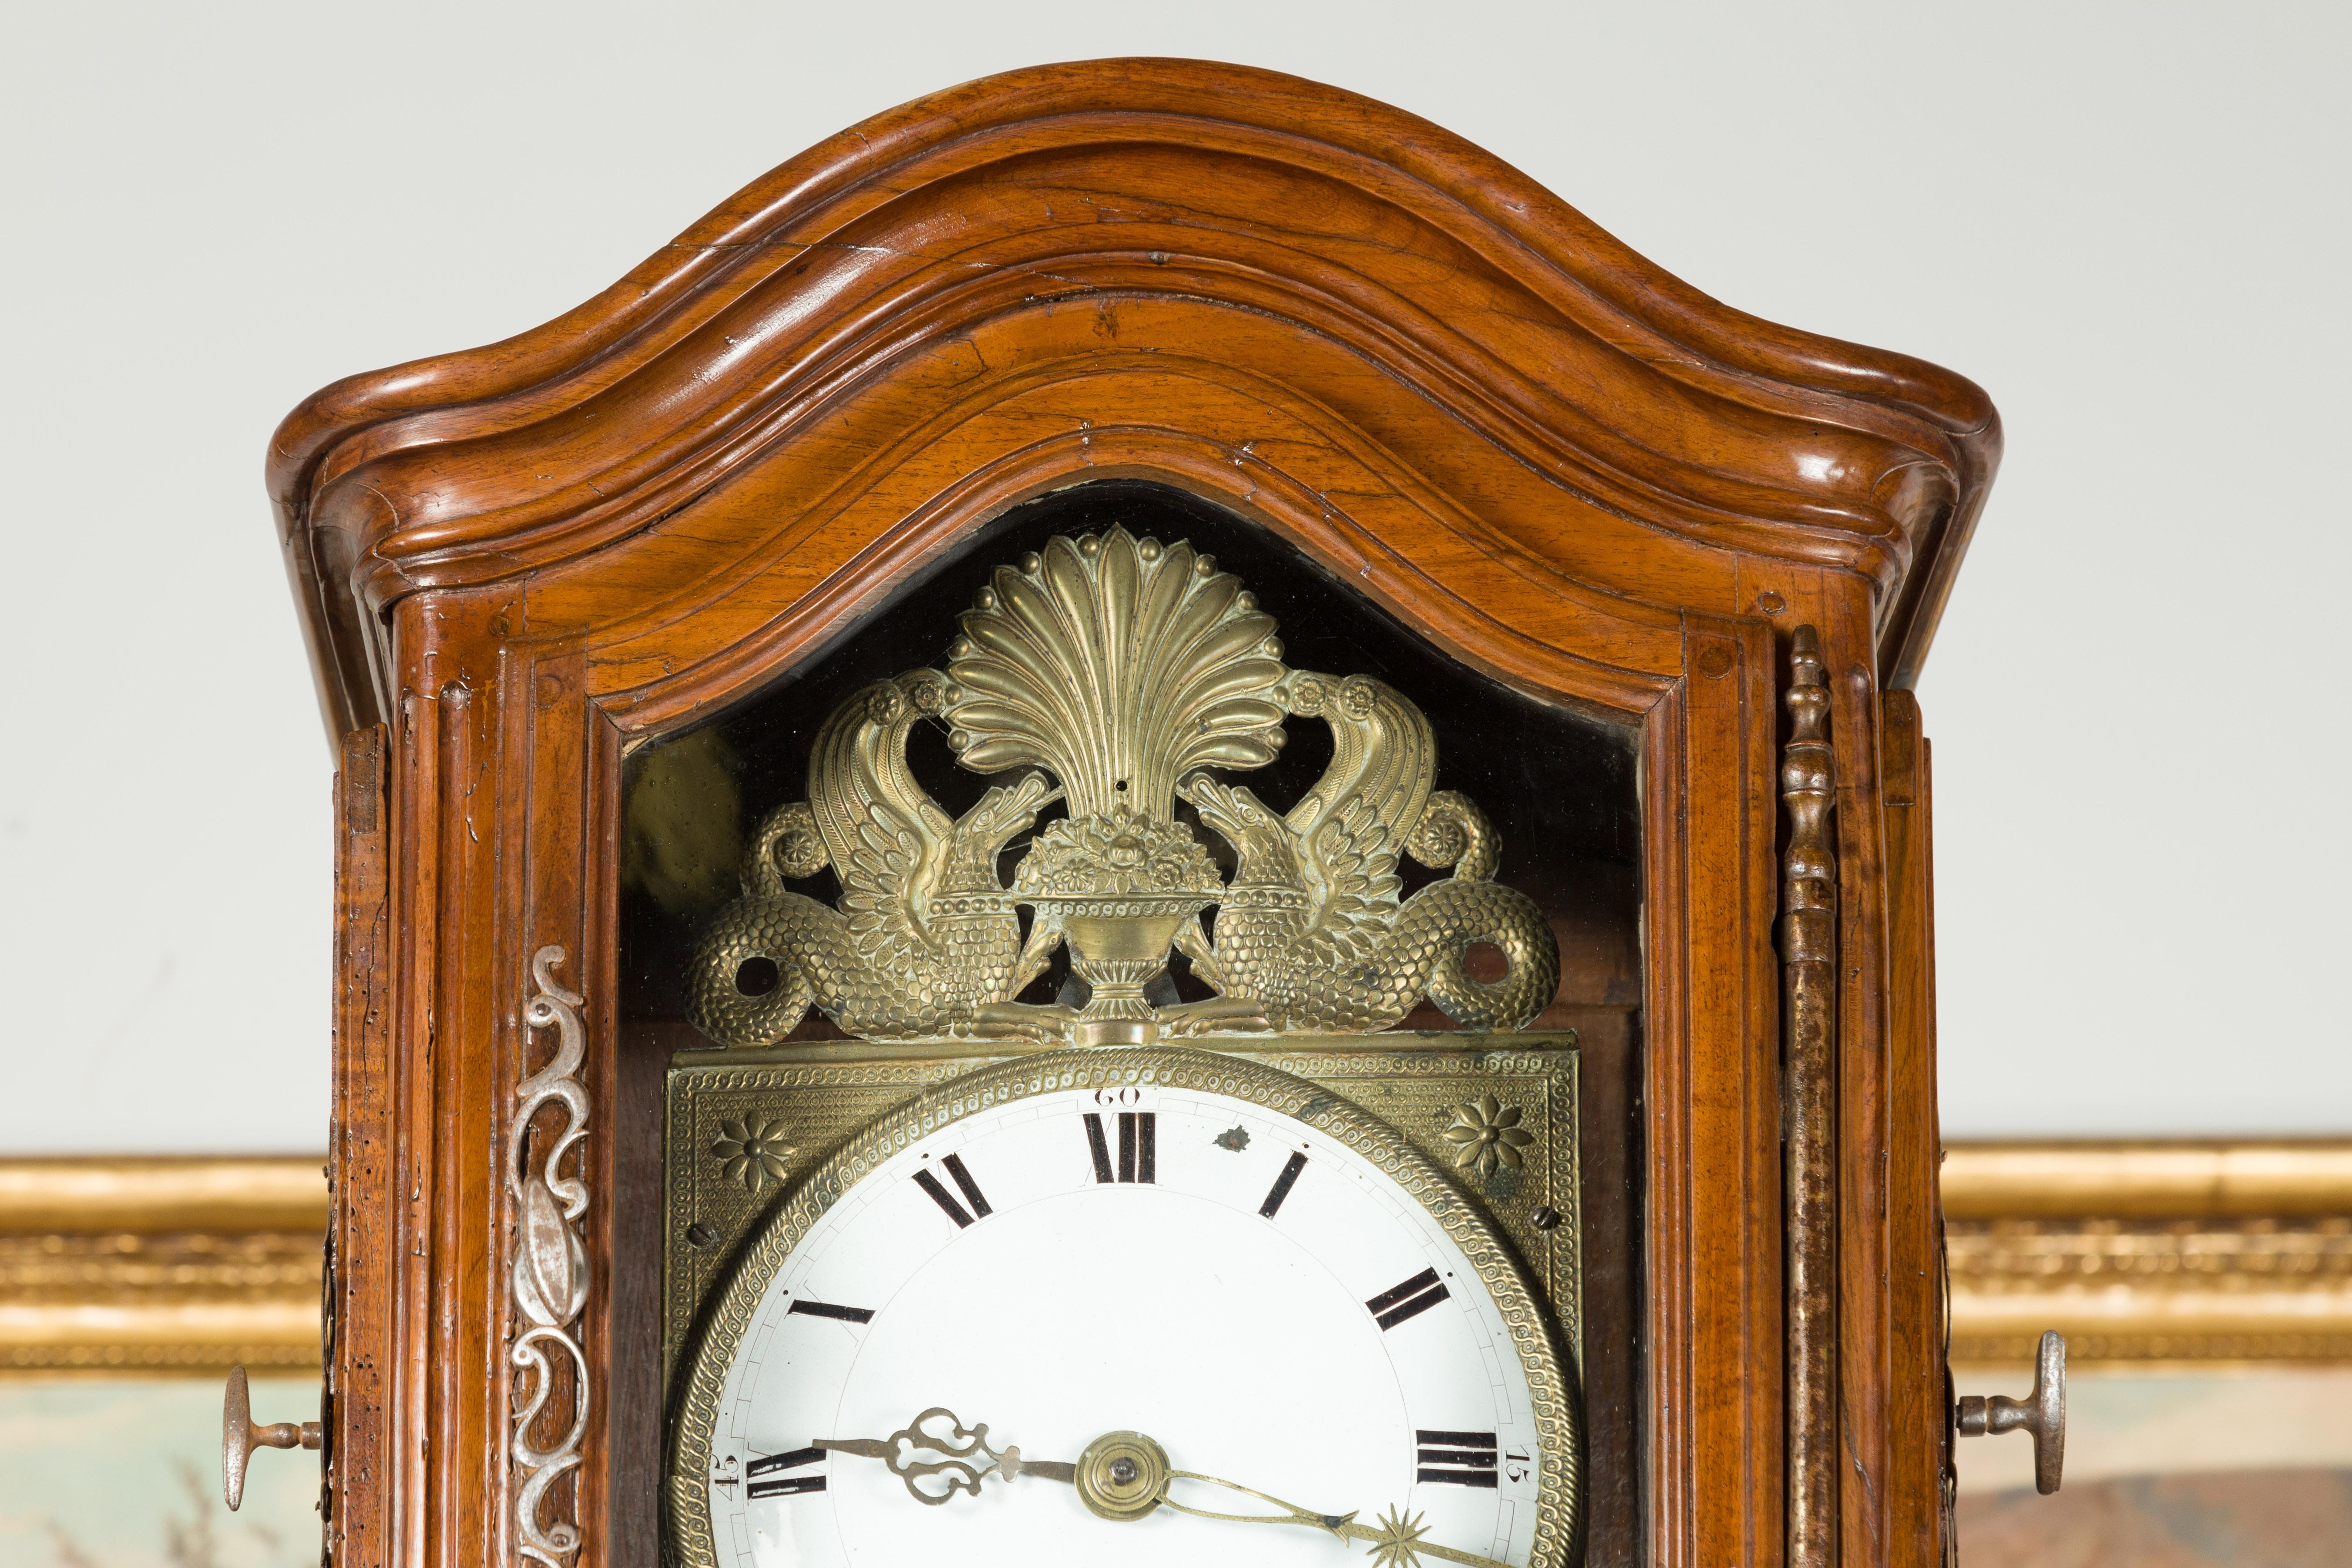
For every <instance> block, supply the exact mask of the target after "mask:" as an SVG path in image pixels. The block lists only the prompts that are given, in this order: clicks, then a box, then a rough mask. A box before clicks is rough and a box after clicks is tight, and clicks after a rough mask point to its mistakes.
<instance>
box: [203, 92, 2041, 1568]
mask: <svg viewBox="0 0 2352 1568" xmlns="http://www.w3.org/2000/svg"><path fill="white" fill-rule="evenodd" d="M1999 431H2000V426H1999V423H1998V420H1997V418H1996V416H1995V415H1994V412H1993V408H1992V405H1991V404H1990V402H1988V401H1987V399H1986V397H1985V395H1983V393H1981V392H1980V391H1979V390H1978V389H1977V388H1976V387H1975V386H1974V385H1972V384H1969V382H1967V381H1965V380H1963V379H1961V378H1960V377H1958V376H1956V375H1953V374H1949V373H1948V372H1946V371H1942V370H1939V369H1937V368H1936V367H1934V366H1932V365H1927V364H1923V363H1919V362H1918V361H1916V360H1911V359H1906V358H1905V357H1903V356H1901V355H1897V354H1892V353H1880V352H1877V351H1874V350H1869V349H1862V348H1856V347H1854V346H1853V345H1850V344H1846V343H1842V342H1832V341H1830V340H1827V339H1823V338H1818V337H1813V336H1810V335H1808V334H1806V333H1803V332H1800V331H1792V330H1790V329H1788V328H1784V327H1778V326H1774V325H1771V324H1769V323H1768V322H1765V321H1758V320H1756V319H1754V318H1752V317H1748V316H1745V315H1742V314H1740V313H1739V312H1738V311H1736V310H1729V309H1727V308H1726V307H1724V306H1722V305H1719V304H1717V303H1716V302H1715V301H1713V300H1709V299H1707V298H1706V297H1705V296H1704V295H1701V294H1699V293H1698V292H1697V291H1696V290H1695V289H1690V288H1688V287H1687V286H1685V285H1684V284H1682V283H1680V282H1677V281H1676V280H1675V279H1672V278H1670V277H1667V276H1666V275H1665V274H1664V273H1663V272H1661V271H1659V270H1658V269H1657V268H1654V267H1653V266H1651V265H1649V264H1648V263H1646V262H1644V261H1643V260H1642V259H1641V258H1639V257H1637V256H1635V255H1633V253H1632V252H1630V251H1628V250H1627V249H1625V248H1624V247H1622V245H1620V244H1618V243H1617V242H1616V241H1615V240H1613V239H1612V238H1610V237H1608V236H1606V235H1604V234H1602V233H1601V232H1600V231H1599V230H1598V229H1596V228H1594V227H1593V226H1591V224H1590V223H1588V222H1587V221H1586V220H1585V219H1584V218H1582V217H1581V216H1579V215H1578V214H1577V213H1576V212H1574V211H1573V210H1572V209H1570V207H1568V206H1567V205H1564V204H1563V203H1561V202H1560V201H1559V199H1557V198H1556V197H1554V196H1552V195H1550V194H1549V193H1548V192H1546V191H1543V190H1541V189H1539V188H1538V187H1537V186H1536V185H1534V184H1531V183H1530V182H1529V181H1528V180H1527V179H1526V178H1525V177H1523V176H1521V175H1520V174H1517V173H1516V172H1514V171H1513V170H1511V169H1510V168H1508V167H1507V166H1506V165H1504V164H1503V163H1500V162H1498V161H1497V160H1496V159H1494V158H1492V157H1490V156H1488V155H1486V153H1481V152H1480V151H1478V150H1477V149H1476V148H1474V147H1471V146H1469V145H1467V144H1465V143H1464V142H1461V141H1459V140H1457V139H1455V138H1454V137H1452V136H1449V135H1448V134H1446V133H1445V132H1443V131H1441V130H1439V129H1437V128H1436V127H1434V126H1432V125H1429V124H1426V123H1424V122H1423V121H1418V120H1415V119H1413V118H1412V117H1411V116H1409V115H1406V114H1403V113H1401V112H1399V111H1397V110H1392V109H1389V108H1386V107H1384V106H1382V105H1380V104H1377V103H1372V102H1370V101H1367V100H1363V99H1360V98H1356V97H1354V96H1352V95H1349V94H1347V93H1344V92H1340V91H1338V90H1335V89H1329V88H1324V87H1319V86H1317V85H1314V84H1312V83H1308V82H1305V81H1300V80H1297V79H1291V78H1286V77H1280V76H1276V75H1272V74H1269V73H1266V72H1262V71H1255V70H1249V69H1244V68H1236V67H1228V66H1217V65H1210V64H1204V63H1200V62H1193V61H1171V60H1115V61H1103V62H1093V63H1086V64H1076V65H1061V66H1053V67H1046V68H1038V69H1034V70H1029V71H1023V72H1016V73H1013V74H1012V75H1008V76H1003V77H996V78H992V79H987V80H984V81H980V82H976V83H973V84H971V85H968V86H964V87H960V88H955V89H950V90H948V91H945V92H942V93H939V94H937V95H935V96H933V97H930V98H927V99H924V100H921V101H919V102H917V103H913V104H910V105H908V106H907V107H905V108H902V109H898V110H893V111H891V112H890V113H887V114H885V115H882V116H880V117H878V118H877V119H874V120H872V121H867V122H866V124H864V125H861V126H859V127H858V128H856V130H854V131H851V132H845V133H844V134H843V135H841V136H839V137H836V138H835V139H834V140H832V141H830V142H825V143H824V145H822V146H819V147H817V148H815V149H814V150H813V151H811V152H809V153H804V154H803V155H802V156H800V157H798V158H796V159H794V160H793V161H792V162H790V163H786V164H784V165H782V167H781V168H779V169H777V170H776V171H775V172H774V173H772V174H769V175H767V176H765V177H764V178H762V179H761V180H759V181H758V182H756V183H755V184H752V185H751V186H750V187H748V188H747V189H745V190H743V191H742V192H740V193H739V194H738V195H735V196H733V197H730V199H729V200H727V201H726V202H725V203H723V204H722V205H719V207H718V208H717V209H716V210H715V211H714V212H713V213H712V214H711V215H710V216H709V217H708V218H706V219H704V220H703V221H702V222H700V223H698V224H697V225H696V226H694V227H693V228H691V229H689V230H688V232H687V233H686V234H685V235H683V236H681V237H679V238H678V239H677V240H676V241H674V242H672V243H670V244H668V245H667V246H664V247H662V248H660V249H659V250H658V251H656V253H655V254H654V256H653V257H652V258H651V259H649V260H647V261H646V263H645V264H644V265H642V266H641V267H639V268H637V269H636V270H635V271H634V272H632V273H631V274H630V275H629V276H628V277H626V278H625V279H622V281H621V282H619V283H618V284H616V285H614V287H613V288H612V289H609V290H607V291H605V292H604V293H603V294H601V295H599V296H597V297H596V298H595V299H593V300H589V301H588V302H587V303H585V304H583V305H582V306H581V307H579V308H578V309H577V310H573V311H572V312H571V313H569V314H568V315H565V316H563V317H562V318H560V319H558V320H557V321H552V322H551V323H549V324H548V325H546V326H544V327H541V328H539V329H537V330H535V331H528V332H525V333H522V334H521V335H520V336H518V337H514V338H510V339H509V340H507V341H506V342H501V343H499V344H496V345H494V346H492V347H488V348H484V349H477V350H473V351H470V352H467V353H455V354H449V355H446V356H443V357H440V358H436V359H429V360H424V361H420V362H417V363H414V364H408V365H404V366H401V367H399V368H397V369H394V370H390V371H384V372H379V373H375V374H367V375H361V376H355V377H352V379H350V380H347V381H343V382H340V383H338V384H335V385H333V386H331V387H329V388H327V389H326V390H324V391H322V392H320V393H319V394H318V395H316V396H314V397H312V398H311V399H310V400H309V401H308V402H306V403H305V404H303V405H302V406H301V407H300V408H299V409H297V410H296V411H295V412H294V413H293V414H292V415H291V416H289V418H288V419H287V421H286V422H285V424H284V425H283V426H281V427H280V429H279V430H278V434H277V436H276V437H275V439H274V441H273V443H272V446H271V448H270V454H269V485H270V489H271V494H272V497H273V499H274V500H275V502H276V505H277V508H278V525H279V529H280V532H281V537H282V538H283V541H284V543H285V549H286V560H287V563H288V568H289V573H290V574H291V577H292V581H293V584H294V589H295V593H296V595H297V596H298V598H299V602H300V605H301V610H302V616H303V620H304V625H305V627H306V629H307V632H308V636H309V638H310V654H311V658H312V660H313V663H314V666H315V668H316V670H317V673H318V684H319V693H320V702H321V705H322V707H323V709H324V712H325V717H326V721H327V727H328V731H329V733H330V735H331V738H333V740H334V742H335V743H336V745H337V747H338V749H339V756H340V769H341V771H340V773H339V774H338V783H337V790H338V796H337V798H338V834H339V840H338V844H339V859H338V877H339V893H338V918H339V922H340V923H339V938H338V945H337V963H338V973H337V992H336V1007H335V1053H336V1057H335V1059H336V1079H335V1083H336V1089H335V1093H336V1122H335V1146H334V1150H333V1153H332V1163H331V1171H332V1175H333V1182H334V1194H335V1220H334V1226H333V1230H332V1237H331V1258H330V1265H331V1267H330V1292H331V1313H330V1318H331V1323H330V1349H329V1356H328V1382H329V1390H328V1403H327V1408H326V1411H325V1413H324V1417H323V1419H322V1421H321V1423H320V1427H321V1430H320V1432H319V1433H318V1434H317V1435H316V1436H317V1437H318V1438H319V1439H320V1442H321V1446H322V1447H323V1449H324V1456H323V1457H324V1463H325V1466H326V1472H327V1483H326V1488H327V1489H326V1502H327V1514H328V1525H327V1529H328V1538H329V1549H330V1552H331V1558H332V1560H333V1561H334V1562H336V1563H339V1564H341V1565H343V1568H390V1565H392V1564H400V1565H403V1568H408V1565H424V1564H435V1565H443V1564H446V1565H450V1568H455V1565H457V1564H460V1563H464V1564H476V1563H484V1562H489V1563H500V1564H509V1565H512V1568H521V1565H523V1564H529V1563H537V1564H541V1565H542V1568H575V1565H576V1568H653V1565H655V1564H657V1563H677V1564H690V1565H692V1568H721V1565H723V1568H751V1565H754V1564H760V1565H765V1564H785V1563H792V1564H802V1563H822V1564H852V1563H856V1564H886V1565H896V1564H904V1563H917V1562H921V1561H929V1560H933V1559H938V1560H946V1559H947V1558H948V1557H949V1555H950V1554H954V1555H955V1557H956V1559H957V1560H959V1561H965V1562H980V1563H1008V1564H1009V1563H1022V1564H1024V1565H1031V1564H1035V1563H1065V1562H1066V1563H1078V1562H1081V1561H1089V1562H1090V1561H1097V1560H1101V1559H1102V1558H1103V1556H1104V1555H1105V1554H1115V1557H1116V1560H1118V1561H1122V1562H1131V1563H1195V1562H1198V1561H1200V1560H1202V1554H1204V1553H1218V1552H1223V1553H1238V1554H1240V1560H1244V1561H1250V1562H1265V1563H1281V1564H1298V1565H1300V1568H1309V1565H1312V1564H1331V1565H1334V1568H1336V1565H1338V1564H1339V1563H1343V1562H1345V1561H1348V1560H1351V1559H1357V1558H1361V1559H1363V1560H1366V1561H1369V1562H1371V1563H1377V1564H1381V1565H1382V1568H1412V1565H1413V1564H1417V1563H1465V1564H1471V1565H1474V1568H1482V1565H1493V1564H1507V1565H1508V1568H1553V1565H1558V1564H1565V1563H1571V1562H1585V1563H1595V1564H1600V1563H1609V1564H1619V1563H1651V1562H1654V1563H1691V1564H1696V1563H1708V1564H1730V1563H1745V1564H1756V1565H1764V1564H1770V1563H1781V1562H1787V1563H1792V1564H1796V1563H1802V1564H1817V1563H1832V1562H1836V1563H1854V1564H1862V1563H1934V1562H1937V1561H1938V1560H1939V1559H1940V1557H1941V1555H1942V1552H1943V1551H1944V1549H1945V1541H1946V1525H1945V1524H1944V1522H1943V1514H1942V1509H1943V1501H1944V1489H1945V1477H1946V1474H1947V1470H1948V1465H1947V1449H1948V1436H1949V1433H1950V1430H1951V1427H1950V1420H1951V1417H1950V1405H1949V1401H1948V1395H1947V1393H1946V1380H1945V1369H1944V1365H1943V1354H1942V1340H1943V1324H1942V1320H1941V1316H1940V1309H1939V1305H1938V1289H1939V1283H1938V1277H1939V1269H1940V1242H1939V1237H1938V1220H1937V1209H1936V1201H1935V1186H1934V1175H1935V1168H1936V1163H1937V1130H1936V1111H1935V1096H1934V1087H1935V1068H1934V1029H1933V1013H1932V974H1933V965H1932V952H1931V922H1930V914H1929V868H1928V818H1927V813H1928V788H1927V747H1926V743H1925V742H1924V741H1923V740H1922V738H1921V733H1920V721H1919V713H1918V709H1917V706H1916V703H1915V702H1914V701H1913V700H1912V698H1911V697H1910V695H1909V692H1908V690H1907V688H1908V687H1909V686H1910V685H1911V683H1912V681H1913V679H1915V677H1916V673H1917V671H1918V669H1919V667H1920V664H1921V661H1922V660H1923V659H1924V658H1925V657H1926V653H1927V644H1928V640H1929V637H1930V636H1931V635H1932V633H1933V631H1934V629H1935V626H1936V620H1937V612H1938V610H1939V609H1940V607H1941V605H1942V604H1943V602H1944V599H1945V596H1946V595H1947V594H1948V592H1949V590H1950V586H1951V583H1952V577H1953V574H1954V572H1955V571H1956V570H1957V568H1958V563H1959V561H1960V557H1961V554H1962V552H1963V550H1964V548H1965V546H1966V544H1967V542H1968V538H1969V531H1970V529H1971V527H1972V526H1973V524H1974V522H1975V520H1976V517H1977V514H1978V512H1979V510H1980V509H1981V507H1982V505H1983V502H1984V498H1985V494H1986V489H1987V487H1988V485H1989V484H1990V480H1991V478H1992V473H1993V469H1994V466H1995V462H1996V459H1997V458H1998V455H1999V450H2000V434H1999ZM2001 1403H2002V1404H2003V1405H2006V1403H2007V1402H2001ZM1978 1415H1979V1417H1982V1415H1983V1413H1982V1412H1979V1413H1978ZM2019 1419H2021V1417H2018V1416H2016V1415H2015V1414H2014V1412H2013V1411H2012V1412H2011V1413H2008V1414H2000V1413H1996V1415H1994V1416H1993V1417H1991V1420H1992V1424H1993V1425H1994V1426H1996V1428H1998V1427H1999V1426H2001V1425H2002V1423H2004V1422H2006V1423H2008V1424H2009V1425H2016V1424H2017V1422H2018V1420H2019ZM1982 1424H1983V1422H1982V1420H1981V1419H1979V1425H1982ZM229 1436H230V1439H231V1443H230V1447H231V1449H232V1451H233V1458H234V1459H235V1462H236V1466H237V1467H238V1468H240V1471H241V1467H242V1465H243V1463H244V1461H245V1457H246V1455H247V1454H248V1453H249V1452H250V1449H251V1447H253V1446H254V1444H255V1443H257V1442H263V1443H275V1444H278V1446H285V1445H288V1444H290V1443H292V1442H294V1441H296V1440H298V1435H297V1434H296V1433H295V1431H294V1429H293V1428H291V1427H288V1428H282V1429H265V1428H255V1427H253V1426H250V1424H249V1422H247V1420H246V1419H245V1416H244V1414H243V1412H241V1411H240V1412H238V1413H237V1416H236V1420H234V1421H233V1422H232V1424H231V1428H230V1432H229ZM280 1462H282V1461H280Z"/></svg>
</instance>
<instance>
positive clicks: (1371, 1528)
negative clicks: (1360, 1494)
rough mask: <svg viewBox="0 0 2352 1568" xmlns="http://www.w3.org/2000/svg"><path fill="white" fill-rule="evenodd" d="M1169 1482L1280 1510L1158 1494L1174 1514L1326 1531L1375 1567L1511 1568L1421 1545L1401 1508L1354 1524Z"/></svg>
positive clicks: (1175, 1477) (1350, 1516)
mask: <svg viewBox="0 0 2352 1568" xmlns="http://www.w3.org/2000/svg"><path fill="white" fill-rule="evenodd" d="M1168 1479H1169V1480H1170V1481H1171V1483H1172V1482H1175V1481H1204V1482H1206V1483H1207V1484H1208V1485H1210V1486H1213V1487H1223V1488H1224V1489H1226V1490H1227V1491H1236V1492H1243V1493H1245V1494H1246V1495H1248V1496H1250V1497H1254V1498H1256V1499H1257V1500H1259V1501H1261V1502H1270V1503H1272V1504H1273V1505H1274V1506H1275V1507H1276V1508H1278V1509H1280V1510H1283V1511H1282V1512H1280V1513H1218V1512H1216V1511H1214V1510H1210V1509H1205V1508H1190V1507H1187V1506H1186V1505H1185V1504H1183V1503H1181V1502H1178V1501H1177V1500H1175V1499H1174V1498H1173V1497H1171V1496H1170V1495H1168V1492H1167V1490H1166V1489H1162V1490H1161V1492H1160V1502H1161V1503H1162V1504H1164V1505H1165V1506H1167V1507H1169V1508H1172V1509H1174V1510H1176V1511H1177V1512H1178V1513H1189V1514H1191V1515H1192V1517H1193V1518H1195V1519H1225V1520H1231V1521H1234V1523H1236V1524H1303V1525H1308V1526H1311V1527H1313V1528H1314V1529H1317V1530H1328V1531H1330V1532H1331V1533H1332V1534H1334V1535H1336V1536H1339V1537H1340V1538H1341V1539H1342V1540H1347V1541H1362V1542H1369V1543H1370V1546H1371V1548H1372V1562H1373V1563H1374V1564H1375V1565H1376V1568H1413V1565H1414V1564H1415V1563H1418V1562H1419V1561H1420V1560H1421V1559H1423V1558H1424V1557H1435V1558H1440V1559H1443V1560H1444V1561H1445V1562H1447V1563H1465V1564H1467V1565H1468V1568H1511V1565H1510V1564H1509V1563H1505V1562H1503V1561H1502V1560H1501V1559H1500V1558H1496V1557H1481V1556H1479V1555H1478V1554H1477V1553H1476V1552H1457V1551H1455V1550H1454V1548H1453V1547H1451V1546H1440V1545H1438V1544H1436V1543H1435V1542H1431V1541H1425V1540H1423V1535H1424V1534H1426V1533H1427V1532H1426V1531H1425V1530H1424V1528H1423V1525H1422V1522H1421V1520H1422V1516H1421V1515H1420V1514H1417V1513H1416V1514H1412V1515H1407V1514H1406V1513H1405V1511H1404V1510H1402V1508H1391V1509H1390V1510H1388V1512H1386V1513H1384V1514H1382V1515H1381V1521H1380V1522H1379V1523H1378V1524H1377V1525H1372V1524H1359V1523H1357V1522H1356V1515H1355V1514H1354V1513H1312V1512H1309V1511H1308V1510H1306V1509H1303V1508H1300V1507H1299V1506H1298V1505H1297V1504H1296V1503H1290V1502H1285V1501H1284V1500H1282V1499H1280V1498H1278V1497H1275V1496H1272V1495H1271V1494H1269V1493H1266V1492H1262V1491H1259V1490H1258V1489H1256V1488H1255V1487H1245V1486H1242V1485H1240V1484H1239V1483H1238V1482H1234V1481H1228V1480H1224V1479H1221V1478H1219V1477H1216V1476H1204V1475H1202V1474H1201V1473H1200V1472H1199V1471H1198V1470H1171V1471H1170V1472H1169V1477H1168Z"/></svg>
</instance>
